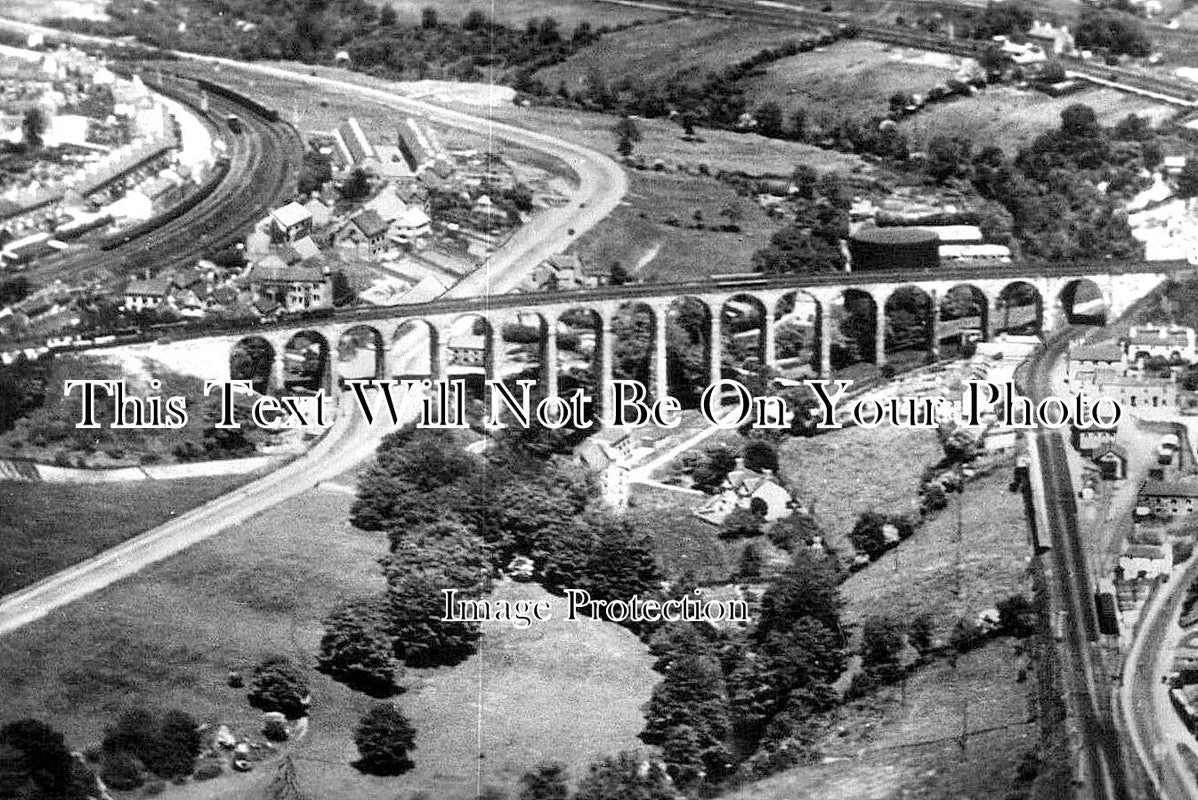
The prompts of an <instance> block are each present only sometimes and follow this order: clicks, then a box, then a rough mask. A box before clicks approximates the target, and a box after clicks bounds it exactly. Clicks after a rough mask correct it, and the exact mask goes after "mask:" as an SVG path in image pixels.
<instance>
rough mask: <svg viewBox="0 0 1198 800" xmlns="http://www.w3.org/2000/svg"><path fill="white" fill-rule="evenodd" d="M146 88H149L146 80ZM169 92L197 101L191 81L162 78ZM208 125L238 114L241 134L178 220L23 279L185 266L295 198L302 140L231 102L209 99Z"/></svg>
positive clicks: (42, 266)
mask: <svg viewBox="0 0 1198 800" xmlns="http://www.w3.org/2000/svg"><path fill="white" fill-rule="evenodd" d="M147 83H148V85H151V86H152V87H153V86H154V84H153V83H151V82H149V81H147ZM164 83H165V85H164V86H162V87H154V88H162V89H164V90H165V91H166V92H167V93H169V94H171V95H172V96H174V97H176V99H183V98H185V97H190V98H191V103H192V104H195V103H197V102H198V99H197V98H198V94H197V93H196V92H195V90H194V89H192V88H190V87H193V86H194V83H193V82H192V81H191V79H189V78H187V79H181V78H177V77H172V78H169V79H165V81H164ZM209 109H210V111H209V113H208V119H209V121H210V122H212V123H214V124H217V125H220V124H223V118H224V116H225V115H227V114H234V113H235V114H237V115H238V116H240V117H241V118H242V120H243V123H244V126H245V128H244V131H243V133H241V134H239V135H237V136H234V137H231V139H230V146H229V149H228V153H227V155H228V158H229V168H228V170H227V171H226V173H225V175H224V178H223V179H222V180H221V181H220V182H219V183H218V184H217V185H216V187H215V188H214V189H213V190H212V192H211V193H210V195H209V196H208V197H206V198H204V199H202V200H201V201H200V202H199V203H197V204H196V205H195V206H193V207H192V208H190V209H188V210H186V211H185V212H184V213H182V214H180V215H179V216H177V217H175V218H173V219H170V220H167V221H164V222H163V224H162V225H161V226H160V227H158V228H156V229H154V230H151V231H149V232H145V233H142V234H141V235H139V236H137V237H136V238H134V239H132V240H130V241H129V242H127V243H124V244H118V245H117V246H115V247H113V248H111V249H109V250H104V251H100V250H84V251H77V252H74V253H68V254H65V255H63V256H60V257H57V258H54V259H47V260H44V261H41V262H37V263H35V264H33V265H32V266H31V267H30V268H29V270H27V272H26V274H27V276H28V277H29V278H30V280H32V281H34V282H48V281H51V280H54V279H56V278H67V277H70V276H76V275H80V274H82V273H85V272H89V271H90V272H96V273H100V272H104V273H108V274H110V275H112V276H114V277H121V276H126V275H131V274H137V273H140V272H143V271H145V270H147V269H148V270H149V271H150V272H153V273H157V272H161V271H162V270H165V269H170V268H175V267H183V266H189V265H190V264H193V263H195V261H196V259H198V258H200V257H203V256H205V255H211V254H213V253H215V252H218V251H220V250H222V249H225V248H227V247H230V246H231V245H233V244H235V243H236V242H239V241H241V240H243V239H244V238H245V236H246V234H247V233H248V232H249V231H250V229H252V227H253V225H254V224H255V223H256V222H257V221H258V220H259V219H261V218H262V217H263V216H265V214H266V213H267V211H268V210H269V209H270V208H271V207H273V206H274V205H276V204H277V203H278V202H279V201H280V200H282V199H285V198H287V197H289V196H291V195H292V194H293V193H294V188H295V187H294V180H295V176H296V175H297V174H298V171H299V160H300V154H301V152H302V142H301V141H300V138H299V135H298V133H296V131H295V130H294V129H293V128H292V127H291V126H290V125H287V124H286V123H282V122H277V121H271V120H269V119H267V118H266V117H265V115H263V114H262V113H261V112H260V111H259V110H258V109H256V108H254V107H252V106H248V105H244V104H241V103H238V102H237V101H236V100H235V99H232V98H230V97H225V96H220V95H216V94H210V95H209Z"/></svg>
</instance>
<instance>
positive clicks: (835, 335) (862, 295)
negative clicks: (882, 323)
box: [829, 288, 885, 370]
mask: <svg viewBox="0 0 1198 800" xmlns="http://www.w3.org/2000/svg"><path fill="white" fill-rule="evenodd" d="M829 313H830V314H831V315H832V343H831V344H832V348H831V349H832V368H833V369H834V370H838V369H844V368H845V367H848V366H851V365H853V364H857V363H861V362H870V363H880V362H881V361H882V360H883V359H884V358H885V353H882V352H878V350H879V348H878V347H877V343H878V336H877V327H878V303H877V301H876V300H874V297H873V295H872V294H870V293H869V292H867V291H865V290H864V289H853V288H849V289H845V290H844V291H843V292H841V293H840V296H839V297H838V298H837V299H836V301H835V302H834V303H832V304H831V308H830V310H829Z"/></svg>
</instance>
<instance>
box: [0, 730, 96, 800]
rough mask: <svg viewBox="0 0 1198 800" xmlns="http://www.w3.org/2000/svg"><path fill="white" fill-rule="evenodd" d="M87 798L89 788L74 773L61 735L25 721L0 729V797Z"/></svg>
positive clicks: (29, 799) (37, 799)
mask: <svg viewBox="0 0 1198 800" xmlns="http://www.w3.org/2000/svg"><path fill="white" fill-rule="evenodd" d="M92 783H93V784H94V781H93V782H92ZM87 796H88V787H87V785H86V783H84V782H83V781H82V780H81V777H80V776H79V775H78V774H77V773H76V766H75V759H74V758H72V757H71V751H70V749H69V748H68V747H67V745H66V741H65V740H64V739H63V736H62V734H61V733H59V732H58V731H56V730H54V729H53V728H51V727H50V726H49V725H47V724H46V723H44V722H42V721H41V720H36V719H28V718H27V719H20V720H16V721H14V722H10V723H8V724H7V725H5V726H4V727H3V728H0V798H5V800H9V799H10V798H11V800H84V798H86V797H87Z"/></svg>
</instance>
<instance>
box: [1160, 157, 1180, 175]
mask: <svg viewBox="0 0 1198 800" xmlns="http://www.w3.org/2000/svg"><path fill="white" fill-rule="evenodd" d="M1185 168H1186V157H1185V156H1165V157H1164V158H1163V159H1161V171H1163V172H1164V173H1165V174H1166V175H1169V176H1171V177H1177V176H1178V175H1180V174H1181V171H1182V170H1183V169H1185Z"/></svg>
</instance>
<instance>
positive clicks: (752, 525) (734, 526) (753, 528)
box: [720, 508, 762, 539]
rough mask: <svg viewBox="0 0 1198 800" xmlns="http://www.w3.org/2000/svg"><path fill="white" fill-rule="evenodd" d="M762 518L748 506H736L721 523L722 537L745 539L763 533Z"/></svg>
mask: <svg viewBox="0 0 1198 800" xmlns="http://www.w3.org/2000/svg"><path fill="white" fill-rule="evenodd" d="M761 522H762V518H761V517H760V516H759V515H758V514H755V513H753V511H752V510H751V509H748V508H734V509H733V510H732V511H730V512H729V513H728V516H726V517H724V522H723V524H722V525H720V537H721V538H724V539H743V538H747V537H751V536H760V535H761Z"/></svg>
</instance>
